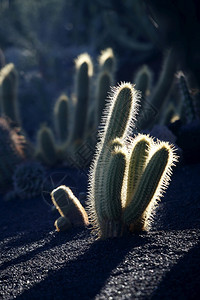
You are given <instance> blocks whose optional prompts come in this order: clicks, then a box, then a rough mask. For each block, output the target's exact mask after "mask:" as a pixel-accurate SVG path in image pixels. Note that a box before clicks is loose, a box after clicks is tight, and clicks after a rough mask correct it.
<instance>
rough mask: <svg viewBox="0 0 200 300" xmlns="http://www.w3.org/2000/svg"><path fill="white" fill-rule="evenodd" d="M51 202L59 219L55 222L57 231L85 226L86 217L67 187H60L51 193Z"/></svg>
mask: <svg viewBox="0 0 200 300" xmlns="http://www.w3.org/2000/svg"><path fill="white" fill-rule="evenodd" d="M51 198H52V202H53V204H54V205H55V207H56V208H57V210H58V211H59V213H60V215H61V217H60V218H58V219H57V220H56V222H55V224H54V225H55V227H56V230H57V231H65V230H67V229H69V228H70V227H72V226H78V227H79V226H87V225H88V216H87V213H86V211H85V209H84V208H83V206H82V205H81V203H80V202H79V200H78V199H77V198H76V197H75V196H74V194H73V192H72V191H71V189H70V188H69V187H66V186H65V185H61V186H59V187H58V188H56V189H54V190H53V191H52V192H51Z"/></svg>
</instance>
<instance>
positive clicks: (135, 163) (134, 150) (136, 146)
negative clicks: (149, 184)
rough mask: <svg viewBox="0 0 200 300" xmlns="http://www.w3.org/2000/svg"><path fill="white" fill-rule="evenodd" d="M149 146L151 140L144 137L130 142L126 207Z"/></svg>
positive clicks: (138, 137)
mask: <svg viewBox="0 0 200 300" xmlns="http://www.w3.org/2000/svg"><path fill="white" fill-rule="evenodd" d="M151 144H152V139H151V138H149V137H148V136H145V135H138V136H137V138H135V139H134V140H133V142H132V145H131V152H130V153H129V164H128V172H127V186H126V190H127V192H126V205H128V204H129V203H130V202H131V200H132V196H133V194H134V191H135V188H136V186H137V184H138V182H139V180H140V178H141V175H142V173H143V171H144V168H145V166H146V161H147V158H148V150H149V148H150V145H151Z"/></svg>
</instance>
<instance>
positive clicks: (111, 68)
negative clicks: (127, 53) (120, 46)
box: [99, 48, 116, 74]
mask: <svg viewBox="0 0 200 300" xmlns="http://www.w3.org/2000/svg"><path fill="white" fill-rule="evenodd" d="M99 68H100V70H103V71H107V72H109V73H110V74H113V73H114V72H115V68H116V59H115V56H114V53H113V50H112V49H111V48H107V49H105V50H103V51H101V55H100V56H99Z"/></svg>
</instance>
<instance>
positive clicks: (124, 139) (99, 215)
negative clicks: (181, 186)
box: [88, 83, 177, 238]
mask: <svg viewBox="0 0 200 300" xmlns="http://www.w3.org/2000/svg"><path fill="white" fill-rule="evenodd" d="M137 109H138V94H137V92H136V90H135V89H134V87H133V86H132V85H131V84H129V83H122V84H121V85H119V86H118V87H117V88H116V89H115V90H114V93H113V95H112V97H111V98H110V102H109V103H108V105H107V111H106V113H105V115H104V117H103V119H102V120H103V121H102V124H101V131H100V134H99V136H100V142H99V144H98V145H97V150H96V155H95V159H94V161H93V164H92V166H91V169H90V176H89V199H88V204H89V205H88V213H89V218H90V221H91V222H92V224H93V228H94V229H96V230H97V232H98V234H99V236H100V237H101V238H108V237H114V236H120V235H122V234H124V232H126V230H129V231H133V232H136V231H138V230H139V231H141V230H145V229H148V225H149V220H150V219H151V216H152V213H153V209H154V207H155V204H156V203H157V201H158V199H159V198H160V197H161V196H162V194H163V191H164V189H165V188H166V187H167V185H168V183H169V178H170V174H171V167H172V166H173V165H174V163H175V162H176V161H177V157H176V155H175V151H174V148H173V147H172V146H170V145H169V144H168V143H164V142H159V141H157V142H154V141H153V139H152V138H150V137H149V136H146V135H140V134H139V135H138V136H136V137H135V138H134V139H133V140H132V141H128V136H129V134H130V133H131V129H132V127H133V124H134V122H133V121H134V119H135V116H136V113H137Z"/></svg>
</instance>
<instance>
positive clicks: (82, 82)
mask: <svg viewBox="0 0 200 300" xmlns="http://www.w3.org/2000/svg"><path fill="white" fill-rule="evenodd" d="M75 64H76V78H75V91H76V92H75V95H76V97H77V99H76V101H77V103H76V107H75V116H74V118H75V119H74V123H73V128H72V136H71V138H72V142H74V141H75V142H78V143H80V142H82V140H83V137H84V134H85V129H86V118H87V113H88V101H89V91H90V77H91V76H92V75H93V64H92V60H91V58H90V56H89V55H88V54H87V53H84V54H81V55H80V56H79V57H78V58H77V59H76V60H75Z"/></svg>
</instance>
